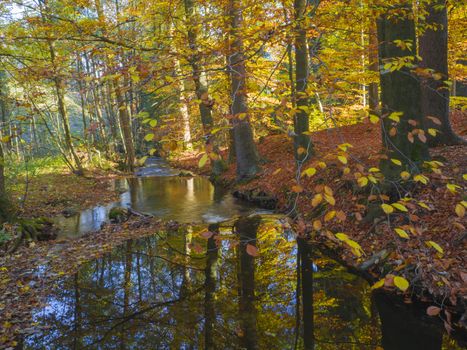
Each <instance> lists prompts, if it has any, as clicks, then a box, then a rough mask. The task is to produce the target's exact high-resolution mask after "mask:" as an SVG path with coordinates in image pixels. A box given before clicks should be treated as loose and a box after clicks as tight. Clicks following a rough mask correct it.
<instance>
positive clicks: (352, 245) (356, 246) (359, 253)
mask: <svg viewBox="0 0 467 350" xmlns="http://www.w3.org/2000/svg"><path fill="white" fill-rule="evenodd" d="M344 242H345V243H346V244H347V245H348V246H349V247H350V248H352V253H354V255H356V256H357V257H361V256H362V254H363V249H362V247H360V244H358V243H357V242H355V241H353V240H351V239H346V240H345V241H344Z"/></svg>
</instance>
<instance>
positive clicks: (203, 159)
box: [198, 153, 209, 168]
mask: <svg viewBox="0 0 467 350" xmlns="http://www.w3.org/2000/svg"><path fill="white" fill-rule="evenodd" d="M208 159H209V157H208V155H207V153H205V154H203V156H202V157H201V159H200V160H199V163H198V167H199V168H202V167H203V166H205V165H206V162H207V161H208Z"/></svg>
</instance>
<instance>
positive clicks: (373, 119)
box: [370, 114, 379, 124]
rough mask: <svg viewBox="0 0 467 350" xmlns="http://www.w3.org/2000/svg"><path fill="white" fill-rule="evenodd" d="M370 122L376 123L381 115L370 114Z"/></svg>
mask: <svg viewBox="0 0 467 350" xmlns="http://www.w3.org/2000/svg"><path fill="white" fill-rule="evenodd" d="M370 122H371V123H372V124H376V123H378V122H379V117H378V116H377V115H374V114H370Z"/></svg>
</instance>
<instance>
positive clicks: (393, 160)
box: [391, 158, 402, 166]
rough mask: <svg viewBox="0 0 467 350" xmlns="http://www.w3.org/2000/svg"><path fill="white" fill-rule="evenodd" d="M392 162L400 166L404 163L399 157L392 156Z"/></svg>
mask: <svg viewBox="0 0 467 350" xmlns="http://www.w3.org/2000/svg"><path fill="white" fill-rule="evenodd" d="M391 162H393V163H394V164H396V165H398V166H401V165H402V163H401V161H400V160H399V159H394V158H391Z"/></svg>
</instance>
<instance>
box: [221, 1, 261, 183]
mask: <svg viewBox="0 0 467 350" xmlns="http://www.w3.org/2000/svg"><path fill="white" fill-rule="evenodd" d="M229 10H230V19H231V32H232V33H231V37H232V44H231V48H230V49H231V51H230V56H229V62H228V65H229V73H230V80H231V99H232V107H231V115H232V123H233V134H234V135H233V136H234V142H235V156H236V163H237V178H238V179H239V180H240V179H245V178H250V177H252V176H254V175H255V174H256V173H257V172H258V171H259V166H258V162H259V156H258V152H257V150H256V145H255V142H254V139H253V131H252V129H251V125H250V117H249V115H248V102H247V90H246V67H245V55H244V53H243V37H242V33H241V30H242V23H243V17H242V9H241V1H239V0H230V1H229Z"/></svg>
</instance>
